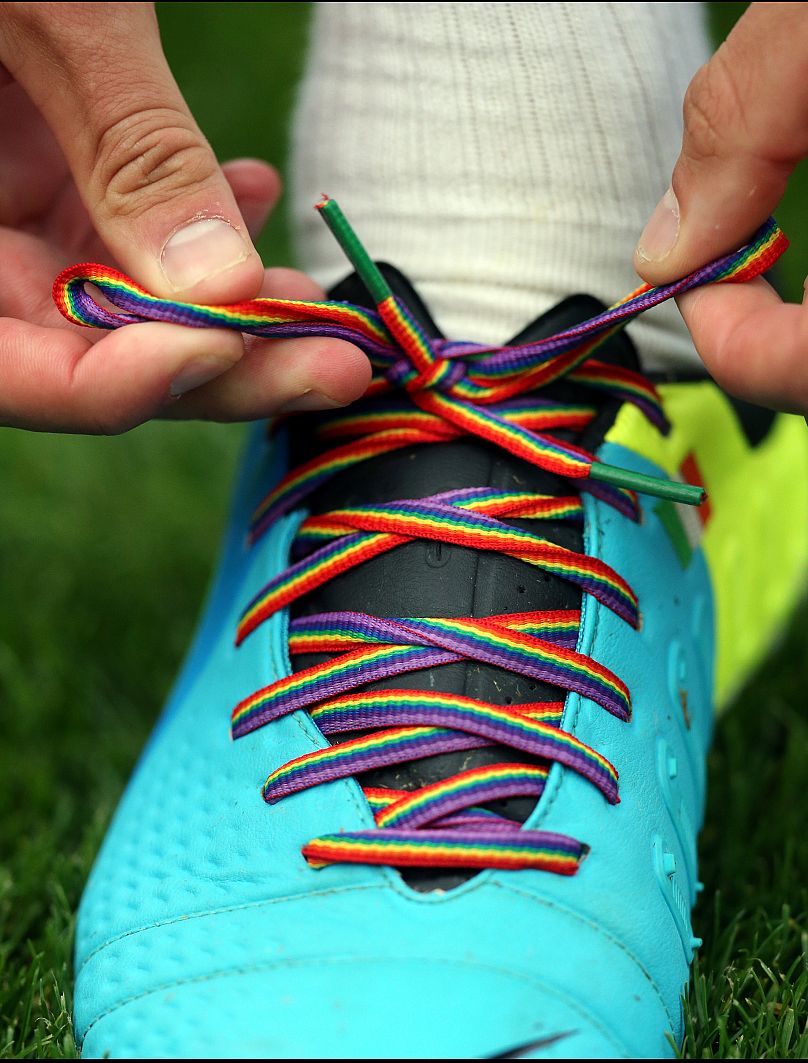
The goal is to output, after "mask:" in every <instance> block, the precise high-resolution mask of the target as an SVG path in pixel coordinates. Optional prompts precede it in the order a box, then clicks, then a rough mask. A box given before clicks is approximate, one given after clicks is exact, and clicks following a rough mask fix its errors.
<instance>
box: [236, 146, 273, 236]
mask: <svg viewBox="0 0 808 1063" xmlns="http://www.w3.org/2000/svg"><path fill="white" fill-rule="evenodd" d="M222 172H223V173H224V175H225V177H226V178H227V182H228V184H229V185H230V188H231V189H232V192H233V195H234V197H235V200H236V203H237V204H238V208H239V210H240V211H241V216H242V218H243V219H244V223H245V225H246V226H247V230H248V232H249V234H250V236H251V237H252V239H253V240H256V239H257V238H258V236H259V235H260V233H261V230H262V229H263V228H264V225H265V224H266V222H267V219H268V218H269V215H270V213H271V212H272V209H273V207H274V206H275V204H276V203H277V202H278V199H279V198H280V195H281V192H282V190H283V183H282V181H281V178H280V175H279V174H278V171H277V170H276V169H275V167H274V166H270V165H269V163H267V162H263V161H262V160H260V159H233V160H231V161H230V162H226V163H224V165H223V166H222Z"/></svg>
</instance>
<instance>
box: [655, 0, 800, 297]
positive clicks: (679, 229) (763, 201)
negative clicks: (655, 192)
mask: <svg viewBox="0 0 808 1063" xmlns="http://www.w3.org/2000/svg"><path fill="white" fill-rule="evenodd" d="M806 62H808V4H805V3H796V4H788V3H785V4H783V3H772V4H762V3H758V4H752V5H751V6H750V8H749V9H748V10H747V11H746V13H745V14H744V15H743V16H742V18H741V19H740V21H739V22H738V24H737V25H736V27H735V29H734V30H733V31H732V33H731V34H730V35H729V37H728V38H727V40H726V41H725V42H724V43H723V44H722V45H721V47H720V48H719V49H718V51H717V52H716V54H715V55H714V56H713V58H712V59H711V60H710V62H709V63H707V64H706V65H705V66H704V67H702V69H701V70H700V71H699V72H698V73H697V74H696V76H695V78H694V79H693V81H692V82H691V84H690V87H689V88H688V91H687V95H686V98H685V105H684V138H683V142H682V151H681V154H680V156H679V159H678V161H677V163H676V166H675V168H674V172H673V182H672V188H671V189H670V190H669V191H668V192H667V193H666V194H665V196H664V197H663V199H662V200H661V202H660V203H659V205H658V206H657V208H656V210H655V211H654V213H653V214H652V216H651V219H650V220H649V222H648V225H647V226H646V228H645V230H644V232H643V234H642V236H641V237H640V242H639V245H638V248H637V251H636V253H635V262H634V264H635V267H636V269H637V271H638V273H639V274H640V275H641V276H642V277H643V278H644V279H645V280H647V281H649V282H650V283H652V284H662V283H665V282H666V281H671V280H674V279H675V278H677V277H680V276H684V275H685V274H687V273H689V272H691V271H692V270H694V269H696V268H697V267H698V266H702V265H704V264H705V263H706V262H709V261H710V260H711V259H714V258H716V257H718V256H719V255H721V254H725V253H726V252H728V251H731V250H733V249H734V248H736V247H739V246H740V245H741V244H743V243H744V242H745V240H746V239H747V238H748V237H749V236H750V235H751V234H752V233H753V232H754V230H755V229H756V228H757V227H758V226H759V225H761V224H762V223H763V221H765V219H766V218H767V217H768V216H769V215H770V214H771V213H772V212H773V211H774V209H775V207H776V206H777V204H778V203H779V201H780V199H781V197H782V195H783V192H784V191H785V187H786V182H787V181H788V178H789V175H790V174H791V172H792V170H793V169H794V167H795V166H796V164H797V162H799V160H800V159H802V158H804V157H805V156H806V155H808V81H806V78H805V66H806Z"/></svg>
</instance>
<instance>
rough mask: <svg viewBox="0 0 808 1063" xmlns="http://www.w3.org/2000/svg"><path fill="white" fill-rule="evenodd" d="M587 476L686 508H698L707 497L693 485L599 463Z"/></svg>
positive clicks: (596, 463) (703, 491)
mask: <svg viewBox="0 0 808 1063" xmlns="http://www.w3.org/2000/svg"><path fill="white" fill-rule="evenodd" d="M589 475H590V477H591V478H592V479H593V480H599V481H600V482H601V483H604V484H611V486H612V487H625V488H626V489H627V490H629V491H637V492H638V493H639V494H641V495H653V496H654V497H655V498H666V499H669V500H670V501H671V502H683V503H684V504H685V505H687V506H700V505H701V504H702V502H703V501H704V499H705V498H706V497H707V492H706V491H705V490H704V488H703V487H698V486H696V485H695V484H683V483H680V482H679V481H678V480H663V479H661V478H660V477H658V476H646V475H645V474H644V473H641V472H631V471H630V470H629V469H620V468H618V467H617V466H615V465H606V464H605V463H603V462H600V461H597V462H595V463H594V464H593V465H592V468H591V470H590V472H589Z"/></svg>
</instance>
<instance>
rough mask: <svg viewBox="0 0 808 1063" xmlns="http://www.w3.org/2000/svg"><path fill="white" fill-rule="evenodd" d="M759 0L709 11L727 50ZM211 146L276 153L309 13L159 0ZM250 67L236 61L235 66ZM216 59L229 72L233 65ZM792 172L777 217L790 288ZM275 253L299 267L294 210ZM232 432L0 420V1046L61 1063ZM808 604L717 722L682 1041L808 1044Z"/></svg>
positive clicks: (799, 181) (777, 1051) (278, 232)
mask: <svg viewBox="0 0 808 1063" xmlns="http://www.w3.org/2000/svg"><path fill="white" fill-rule="evenodd" d="M744 6H745V5H742V4H715V5H711V9H712V10H711V18H712V20H713V24H714V29H715V33H716V38H717V39H721V37H723V35H724V34H725V33H726V32H727V30H728V28H729V27H730V26H731V25H732V22H733V21H734V19H735V18H737V17H738V15H739V14H740V12H741V11H742V10H743V8H744ZM158 10H159V16H160V21H161V26H162V30H163V35H164V40H165V47H166V51H167V54H168V57H169V60H170V62H171V64H172V66H173V69H174V70H175V72H176V75H177V78H178V80H179V82H180V85H181V86H182V88H183V90H184V92H185V94H186V96H187V98H188V101H189V103H190V105H191V108H192V110H193V111H194V113H195V114H196V116H197V118H198V120H199V122H200V124H201V125H202V128H203V129H204V130H205V132H206V133H207V135H208V136H209V138H210V139H211V141H212V143H213V145H214V147H215V149H216V151H217V153H218V154H219V156H220V158H223V159H224V158H228V157H232V156H238V155H258V156H262V157H264V158H267V159H269V160H271V161H273V162H274V163H276V164H278V165H280V167H281V169H283V164H284V160H285V156H286V146H287V134H288V121H289V117H288V115H289V107H290V104H291V102H292V100H293V97H294V91H295V84H296V81H297V79H298V76H299V72H300V67H301V62H302V57H303V49H304V45H305V38H306V27H307V20H308V17H309V5H308V4H289V3H275V4H240V3H229V4H221V3H205V4H199V3H173V4H158ZM234 71H235V72H237V74H234V73H233V72H234ZM225 72H226V73H225ZM806 187H807V186H806V176H805V174H804V173H802V172H801V173H799V174H798V175H797V177H796V178H795V180H794V182H793V183H792V188H791V191H790V193H789V196H788V199H787V201H786V203H785V204H784V206H783V208H782V210H781V211H780V220H781V222H782V224H783V225H784V227H785V228H786V231H787V232H788V233H789V235H790V236H791V237H792V240H793V241H794V247H793V249H792V251H791V252H790V253H789V256H788V258H787V261H786V263H785V265H784V275H783V276H784V282H785V285H786V288H787V290H788V292H789V294H790V295H791V296H792V297H795V298H799V293H800V290H801V286H802V280H803V277H804V276H805V274H806V272H808V239H806V234H805V224H804V220H803V207H802V204H803V202H804V195H805V190H806ZM261 250H262V252H263V254H264V256H265V259H266V261H267V262H268V263H270V264H278V263H287V262H289V261H290V252H289V243H288V232H287V227H286V223H285V219H284V215H283V210H282V209H281V210H280V211H279V212H278V215H277V216H276V218H275V219H273V221H272V222H271V224H270V225H269V227H268V229H267V232H266V233H265V234H264V237H263V238H262V240H261ZM240 436H241V429H240V428H238V427H221V426H208V425H184V424H168V425H163V424H152V425H147V426H145V427H143V428H140V429H138V430H137V431H135V432H132V433H130V434H129V435H127V436H125V437H122V438H115V439H89V438H71V437H66V436H46V435H35V434H26V433H23V432H15V431H10V430H0V580H1V581H2V582H1V584H0V586H2V591H0V720H2V726H3V736H2V741H1V742H0V854H1V857H0V1054H2V1055H4V1056H8V1057H25V1056H36V1057H46V1056H53V1057H59V1056H70V1055H72V1054H74V1052H75V1048H74V1045H73V1041H72V1037H71V1034H70V1025H69V1008H70V986H71V983H70V944H71V941H70V938H71V932H72V921H73V913H74V911H75V908H76V905H77V903H78V899H79V896H80V892H81V887H82V884H83V881H84V879H85V877H86V874H87V871H88V868H89V865H90V862H91V859H92V855H93V853H94V851H95V849H96V847H97V845H98V843H99V841H100V839H101V837H102V834H103V830H104V827H105V825H106V823H107V821H108V819H109V816H110V814H111V812H112V810H113V808H114V806H115V803H116V801H117V798H118V796H119V794H120V792H121V789H122V787H123V785H124V783H125V780H126V778H127V775H128V773H129V772H130V770H131V767H132V765H133V763H134V760H135V758H136V756H137V754H138V751H139V750H140V748H141V747H142V745H143V742H144V741H145V738H146V736H147V734H148V732H149V730H150V728H151V726H152V723H153V721H154V719H155V717H156V715H157V713H158V711H159V708H160V705H161V702H162V699H163V697H164V695H165V693H166V691H167V689H168V687H169V684H170V683H171V680H172V678H173V676H174V674H175V671H176V668H177V665H178V663H179V661H180V659H181V656H182V654H183V651H184V649H185V648H186V646H187V643H188V640H189V637H190V634H191V631H192V627H193V624H194V620H195V617H196V614H197V611H198V609H199V605H200V602H201V598H202V595H203V592H204V588H205V584H206V581H207V579H208V575H209V572H210V568H211V564H212V562H213V559H214V557H215V552H216V548H217V544H218V539H219V535H220V532H221V529H222V526H223V522H224V517H225V511H226V505H227V496H228V491H229V487H230V482H231V477H232V471H233V467H234V462H235V459H236V454H237V450H238V445H239V439H240ZM807 629H808V621H807V620H806V615H805V612H804V611H803V613H802V614H801V615H800V617H798V619H797V622H796V623H795V625H794V626H793V628H792V631H791V633H790V635H789V637H788V638H787V640H786V642H785V643H784V645H783V647H782V648H781V650H780V651H779V653H778V655H777V657H776V658H775V660H774V661H773V662H772V663H771V664H770V665H769V666H768V667H767V669H766V671H765V672H764V673H763V674H762V675H761V676H760V677H759V679H758V680H757V681H756V683H755V684H754V686H753V687H752V688H751V689H750V690H749V691H748V692H747V693H746V695H745V696H744V698H743V700H742V702H741V704H740V705H739V706H737V709H736V711H735V712H734V713H733V714H732V716H731V717H730V718H729V719H727V720H725V721H724V722H723V723H722V725H721V726H720V727H719V730H718V734H717V738H716V745H715V749H714V752H713V755H712V759H711V797H710V812H709V818H708V823H707V826H706V829H705V832H704V835H703V837H702V845H701V849H702V862H703V877H704V879H705V882H706V890H705V894H704V896H703V899H702V901H701V903H700V905H699V907H698V909H697V913H696V932H697V933H700V934H701V935H702V936H703V937H704V938H705V946H704V948H703V949H702V950H701V953H700V956H699V959H698V964H697V968H696V977H695V980H694V988H693V991H692V993H691V999H690V1001H689V1003H688V1016H689V1020H688V1022H689V1026H688V1038H687V1042H686V1045H685V1053H686V1054H688V1055H691V1056H695V1057H703V1056H720V1057H735V1056H737V1057H749V1058H751V1057H755V1058H760V1057H761V1056H777V1057H780V1058H783V1057H791V1058H800V1057H804V1056H806V1055H808V1033H806V1021H807V1017H806V994H807V993H808V967H807V964H808V918H806V911H807V910H808V904H807V903H806V888H805V884H806V882H808V843H807V842H806V838H805V822H806V816H805V799H804V791H805V784H806V779H808V768H806V765H808V726H807V724H806V714H805V703H806V698H805V683H806V679H808V670H807V669H806V664H805V657H806V655H805V636H806V630H807Z"/></svg>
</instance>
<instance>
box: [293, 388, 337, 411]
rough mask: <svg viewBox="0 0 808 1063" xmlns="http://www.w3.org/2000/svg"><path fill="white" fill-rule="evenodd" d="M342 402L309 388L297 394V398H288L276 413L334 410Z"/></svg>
mask: <svg viewBox="0 0 808 1063" xmlns="http://www.w3.org/2000/svg"><path fill="white" fill-rule="evenodd" d="M344 405H345V403H344V402H334V400H333V399H330V398H329V397H328V395H323V394H322V393H321V392H319V391H313V390H312V389H311V388H309V390H308V391H304V392H303V394H302V395H298V396H297V398H294V399H290V400H289V401H288V402H287V403H286V405H285V406H281V408H280V409H279V410H278V413H306V412H308V411H311V410H336V409H338V408H339V407H340V406H344Z"/></svg>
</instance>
